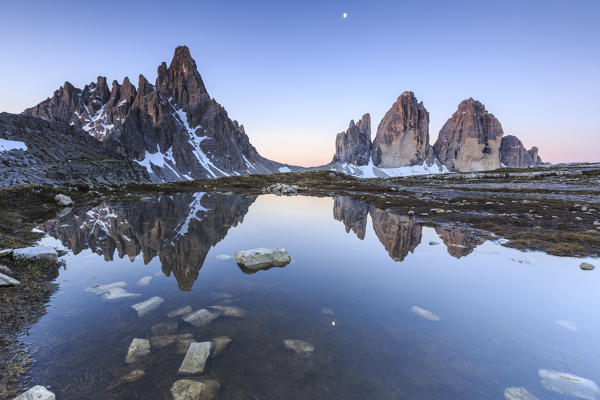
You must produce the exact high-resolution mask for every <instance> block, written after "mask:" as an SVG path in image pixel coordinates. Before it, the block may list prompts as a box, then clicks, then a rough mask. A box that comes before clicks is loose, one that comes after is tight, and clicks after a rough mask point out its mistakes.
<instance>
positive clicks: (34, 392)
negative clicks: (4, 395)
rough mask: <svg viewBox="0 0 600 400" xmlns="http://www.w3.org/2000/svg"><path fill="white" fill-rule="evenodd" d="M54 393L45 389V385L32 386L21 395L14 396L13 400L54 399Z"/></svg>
mask: <svg viewBox="0 0 600 400" xmlns="http://www.w3.org/2000/svg"><path fill="white" fill-rule="evenodd" d="M55 399H56V396H55V395H54V393H52V392H51V391H49V390H48V389H46V387H45V386H40V385H38V386H34V387H32V388H31V389H29V390H28V391H26V392H25V393H23V394H22V395H20V396H18V397H15V399H14V400H55Z"/></svg>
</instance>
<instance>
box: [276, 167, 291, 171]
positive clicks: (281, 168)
mask: <svg viewBox="0 0 600 400" xmlns="http://www.w3.org/2000/svg"><path fill="white" fill-rule="evenodd" d="M279 172H292V170H291V169H289V168H288V167H279Z"/></svg>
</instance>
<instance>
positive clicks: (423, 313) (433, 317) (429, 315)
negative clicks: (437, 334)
mask: <svg viewBox="0 0 600 400" xmlns="http://www.w3.org/2000/svg"><path fill="white" fill-rule="evenodd" d="M410 310H411V311H412V312H414V313H415V314H417V315H418V316H420V317H423V318H425V319H428V320H430V321H439V320H441V318H440V317H439V316H437V315H435V314H434V313H432V312H431V311H429V310H426V309H424V308H421V307H417V306H413V307H412V308H411V309H410Z"/></svg>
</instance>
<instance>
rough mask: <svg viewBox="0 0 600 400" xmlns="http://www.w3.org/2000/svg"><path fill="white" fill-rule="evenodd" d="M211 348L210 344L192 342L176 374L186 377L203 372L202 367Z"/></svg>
mask: <svg viewBox="0 0 600 400" xmlns="http://www.w3.org/2000/svg"><path fill="white" fill-rule="evenodd" d="M211 348H212V343H211V342H192V343H191V344H190V347H189V348H188V351H187V353H186V354H185V358H184V359H183V362H182V363H181V366H180V367H179V371H177V372H178V373H179V374H186V375H193V374H200V373H202V372H204V366H205V365H206V360H207V359H208V356H209V355H210V350H211Z"/></svg>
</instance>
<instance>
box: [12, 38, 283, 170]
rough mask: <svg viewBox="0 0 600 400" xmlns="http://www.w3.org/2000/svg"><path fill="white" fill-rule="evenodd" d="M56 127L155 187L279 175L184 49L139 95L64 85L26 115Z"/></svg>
mask: <svg viewBox="0 0 600 400" xmlns="http://www.w3.org/2000/svg"><path fill="white" fill-rule="evenodd" d="M24 114H28V115H33V116H37V117H41V118H43V119H46V120H52V119H60V120H64V121H66V122H67V123H69V124H70V125H74V126H77V127H80V128H81V129H83V130H84V131H86V132H88V133H89V134H90V135H91V136H93V137H95V138H96V139H98V140H99V141H100V142H102V148H103V149H105V150H107V151H110V152H114V153H117V154H119V155H120V156H122V157H123V158H126V159H129V160H134V161H136V162H137V163H138V164H140V165H142V166H144V167H145V168H146V170H147V171H148V173H149V174H150V176H151V178H152V179H153V180H154V181H173V180H189V179H200V178H214V177H220V176H227V175H236V174H242V175H243V174H251V173H271V172H278V171H279V168H282V167H283V164H280V163H277V162H274V161H270V160H267V159H265V158H263V157H261V156H260V155H259V154H258V152H257V151H256V149H255V148H254V147H253V146H252V145H251V144H250V140H249V138H248V136H247V135H246V133H245V131H244V127H243V126H241V125H239V124H238V123H237V122H236V121H233V120H231V119H230V118H229V116H228V115H227V112H226V111H225V109H224V108H223V107H222V106H221V105H220V104H219V103H217V102H216V101H215V100H214V99H212V98H211V97H210V96H209V94H208V92H207V90H206V87H205V86H204V82H203V81H202V78H201V76H200V74H199V72H198V69H197V67H196V63H195V61H194V60H193V59H192V57H191V54H190V52H189V49H188V48H187V47H185V46H180V47H177V48H176V49H175V54H174V56H173V59H172V61H171V63H170V65H169V66H168V67H167V65H166V63H164V62H163V63H162V64H161V65H160V66H159V67H158V77H157V79H156V82H155V85H152V84H150V83H149V82H148V81H147V80H146V78H145V77H144V76H143V75H140V76H139V79H138V86H137V88H136V87H135V86H133V85H132V84H131V82H130V81H129V79H128V78H125V79H124V80H123V84H122V85H121V84H119V83H118V82H117V81H114V82H113V83H112V88H111V89H110V90H109V88H108V85H107V83H106V78H105V77H98V79H97V81H96V82H95V83H91V84H89V85H86V86H85V87H84V88H83V89H78V88H75V87H73V85H71V84H70V83H69V82H66V83H65V84H64V86H62V87H61V88H60V89H58V90H57V91H56V92H55V93H54V95H53V96H52V97H51V98H48V99H47V100H45V101H43V102H42V103H40V104H38V105H36V106H34V107H32V108H29V109H27V110H25V111H24Z"/></svg>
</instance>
